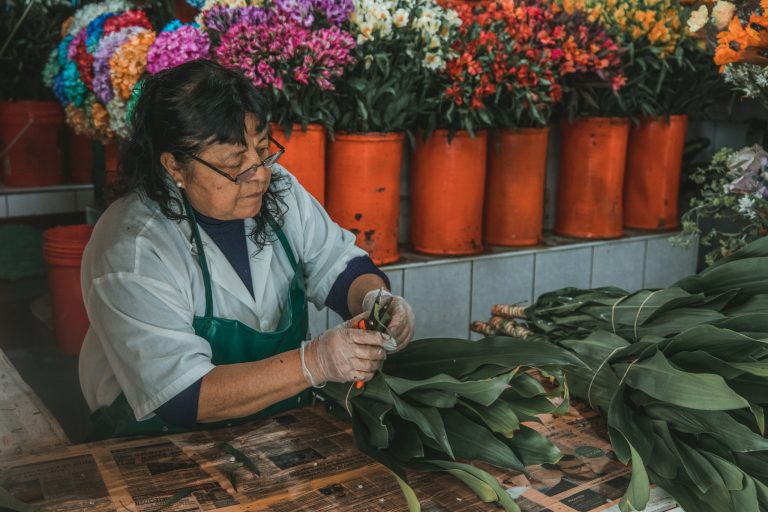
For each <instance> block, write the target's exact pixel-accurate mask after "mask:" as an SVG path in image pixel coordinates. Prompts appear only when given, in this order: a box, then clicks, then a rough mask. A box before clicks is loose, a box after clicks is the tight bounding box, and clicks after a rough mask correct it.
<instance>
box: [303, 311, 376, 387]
mask: <svg viewBox="0 0 768 512" xmlns="http://www.w3.org/2000/svg"><path fill="white" fill-rule="evenodd" d="M366 315H367V314H366V313H362V314H360V315H358V316H356V317H354V318H352V319H351V320H348V321H346V322H344V323H343V324H341V325H339V326H337V327H334V328H332V329H329V330H327V331H325V332H324V333H323V334H321V335H320V336H318V337H317V338H315V339H313V340H310V341H305V342H304V343H302V348H301V350H302V351H303V353H302V370H303V371H304V376H305V377H306V379H307V381H308V382H309V383H310V384H311V385H312V386H315V387H318V386H322V385H323V384H325V383H326V382H352V381H359V380H362V381H369V380H371V379H372V378H373V375H374V373H375V372H376V370H378V369H379V367H380V366H381V362H382V361H383V360H384V359H385V358H386V352H385V351H384V348H383V347H384V344H385V343H386V342H387V337H386V336H385V335H382V334H381V333H378V332H373V331H365V330H362V329H358V328H356V327H355V325H356V324H357V322H358V321H359V320H360V319H361V318H365V317H366Z"/></svg>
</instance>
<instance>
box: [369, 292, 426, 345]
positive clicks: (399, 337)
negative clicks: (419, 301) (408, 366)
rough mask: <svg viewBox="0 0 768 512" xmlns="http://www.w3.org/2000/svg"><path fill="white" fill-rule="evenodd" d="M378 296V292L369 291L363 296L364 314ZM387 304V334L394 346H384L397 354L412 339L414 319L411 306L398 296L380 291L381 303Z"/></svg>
mask: <svg viewBox="0 0 768 512" xmlns="http://www.w3.org/2000/svg"><path fill="white" fill-rule="evenodd" d="M378 295H379V290H371V291H369V292H368V293H366V294H365V297H364V298H363V311H365V312H366V314H367V312H369V311H371V308H372V307H373V303H374V301H375V300H376V297H377V296H378ZM388 302H389V314H390V316H391V320H390V321H389V325H388V326H387V334H389V335H390V336H391V337H392V338H393V339H394V341H395V344H394V346H392V344H391V343H390V344H389V345H388V346H387V345H385V348H386V349H387V351H389V352H397V351H400V350H402V349H403V348H405V347H406V346H407V345H408V344H409V343H410V342H411V340H412V339H413V333H414V325H415V323H416V317H415V315H414V314H413V309H412V308H411V305H410V304H408V303H407V302H406V301H405V299H404V298H402V297H400V296H399V295H392V294H391V293H390V292H388V291H386V290H381V303H382V304H387V303H388Z"/></svg>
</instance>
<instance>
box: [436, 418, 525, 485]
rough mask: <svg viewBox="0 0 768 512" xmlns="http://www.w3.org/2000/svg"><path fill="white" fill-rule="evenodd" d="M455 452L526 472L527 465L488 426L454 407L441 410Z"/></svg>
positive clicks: (464, 456) (461, 455)
mask: <svg viewBox="0 0 768 512" xmlns="http://www.w3.org/2000/svg"><path fill="white" fill-rule="evenodd" d="M440 414H441V415H442V417H443V422H444V423H445V429H446V432H447V434H448V440H449V441H450V444H451V447H452V448H453V453H454V454H455V455H456V456H457V457H461V458H463V459H467V460H482V461H485V462H487V463H489V464H492V465H494V466H496V467H500V468H505V469H514V470H516V471H520V472H521V473H526V470H525V466H524V465H523V463H522V462H521V461H520V459H518V458H517V455H515V454H514V453H513V452H512V450H511V449H510V448H509V447H508V446H507V445H506V444H504V443H503V442H501V441H500V440H499V439H497V438H496V436H494V435H493V434H492V433H491V431H489V430H488V429H487V428H486V427H484V426H482V425H479V424H477V423H475V422H473V421H472V420H469V419H467V418H466V417H465V416H463V415H462V414H461V413H459V412H457V411H455V410H453V409H443V410H441V411H440Z"/></svg>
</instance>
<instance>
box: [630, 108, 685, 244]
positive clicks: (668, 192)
mask: <svg viewBox="0 0 768 512" xmlns="http://www.w3.org/2000/svg"><path fill="white" fill-rule="evenodd" d="M687 129H688V116H684V115H682V116H670V117H669V120H667V119H665V118H654V119H643V120H642V121H641V122H640V125H639V126H632V129H631V130H630V132H629V148H628V150H627V171H626V176H625V178H624V225H625V226H626V227H628V228H639V229H674V228H676V227H677V225H678V218H677V196H678V192H679V191H680V168H681V167H682V163H683V149H684V147H685V132H686V130H687Z"/></svg>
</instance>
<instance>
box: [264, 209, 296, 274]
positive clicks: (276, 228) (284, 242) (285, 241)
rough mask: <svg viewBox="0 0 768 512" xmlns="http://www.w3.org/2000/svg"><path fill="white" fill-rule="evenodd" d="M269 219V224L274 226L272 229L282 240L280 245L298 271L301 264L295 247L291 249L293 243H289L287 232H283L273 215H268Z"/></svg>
mask: <svg viewBox="0 0 768 512" xmlns="http://www.w3.org/2000/svg"><path fill="white" fill-rule="evenodd" d="M267 221H268V222H269V225H270V226H272V229H273V230H274V231H275V233H276V234H277V238H278V240H280V245H282V246H283V250H284V251H285V254H286V255H287V256H288V261H290V262H291V268H292V269H293V271H294V272H297V271H298V268H299V264H298V262H297V261H296V256H294V254H293V249H291V245H290V244H289V243H288V239H287V238H286V237H285V233H283V230H282V229H280V226H278V225H277V223H276V222H275V221H274V220H273V219H272V217H268V218H267Z"/></svg>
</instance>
